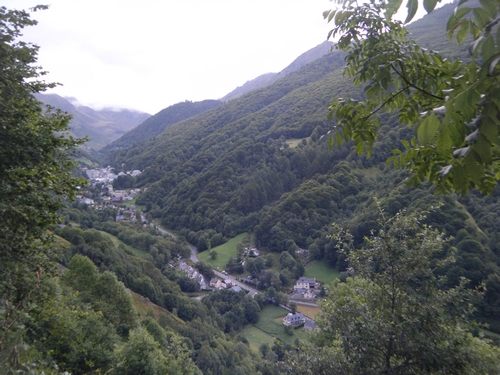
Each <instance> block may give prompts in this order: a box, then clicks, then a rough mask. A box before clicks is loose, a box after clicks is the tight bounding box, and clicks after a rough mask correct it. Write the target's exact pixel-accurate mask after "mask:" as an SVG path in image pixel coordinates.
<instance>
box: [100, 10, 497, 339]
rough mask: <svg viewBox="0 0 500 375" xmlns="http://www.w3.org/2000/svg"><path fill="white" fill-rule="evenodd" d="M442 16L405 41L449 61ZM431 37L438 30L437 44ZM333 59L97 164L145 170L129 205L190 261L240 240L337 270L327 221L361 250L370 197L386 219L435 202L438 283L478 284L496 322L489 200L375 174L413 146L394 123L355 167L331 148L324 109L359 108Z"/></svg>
mask: <svg viewBox="0 0 500 375" xmlns="http://www.w3.org/2000/svg"><path fill="white" fill-rule="evenodd" d="M452 9H453V5H449V6H445V7H443V8H442V9H439V10H436V11H435V12H433V13H432V15H431V17H428V18H427V17H426V18H424V19H422V20H419V21H416V22H415V23H414V24H413V25H412V26H411V30H412V37H414V38H416V39H420V40H422V41H423V42H424V43H429V44H430V43H432V42H433V41H435V42H436V43H437V44H438V45H437V47H438V48H441V49H442V51H444V53H449V55H450V56H451V55H456V54H460V53H462V52H461V50H460V48H457V47H456V46H455V45H453V43H452V42H450V41H446V40H445V39H443V37H442V35H444V32H443V30H444V24H445V20H446V19H447V17H448V15H449V14H450V12H451V11H452ZM438 27H441V28H442V30H441V31H439V37H436V36H435V35H436V34H437V32H436V29H437V28H438ZM429 47H432V46H431V45H429ZM343 57H344V55H343V54H342V53H340V52H336V51H335V52H332V53H330V54H328V55H325V56H323V57H321V58H319V59H318V60H316V61H314V62H312V63H309V64H307V65H305V66H303V67H302V68H300V69H298V70H296V71H295V72H293V73H291V74H288V75H287V76H285V77H284V78H282V79H280V80H278V81H277V82H275V83H273V84H272V85H270V86H268V87H266V88H263V89H259V90H255V91H252V92H250V93H248V94H246V95H244V96H242V97H240V98H238V99H234V100H232V101H230V102H227V103H224V104H223V105H220V106H218V107H217V108H215V109H212V110H210V111H207V112H205V113H203V114H202V115H199V116H196V117H192V118H190V119H187V120H185V121H182V122H179V123H175V124H173V125H170V126H169V127H168V128H167V129H166V130H165V131H164V132H163V133H162V134H160V135H158V136H157V137H156V138H155V139H151V140H149V141H146V142H144V143H141V144H137V145H134V146H133V147H131V148H128V149H123V150H119V151H118V152H117V153H115V154H114V156H113V157H112V158H110V159H108V160H106V163H107V164H111V165H114V166H118V165H120V164H122V163H126V164H127V165H128V166H129V167H130V168H134V169H135V168H137V169H141V170H144V173H143V174H141V175H140V176H139V177H137V179H136V182H135V183H136V185H137V186H138V187H148V190H147V192H146V193H144V194H142V195H141V196H140V197H139V198H138V200H137V202H138V203H139V204H143V205H145V206H146V209H147V212H148V214H149V215H150V217H151V218H156V219H161V222H162V224H163V225H165V226H166V227H168V228H173V229H176V230H179V231H181V233H182V234H184V235H185V237H186V238H187V239H188V241H189V242H191V243H193V244H195V245H196V246H198V249H199V251H202V250H204V249H207V248H209V247H210V246H211V244H212V241H211V239H212V238H213V239H214V241H215V242H219V241H218V239H217V240H216V239H215V238H214V236H217V238H219V236H221V235H222V236H223V238H230V237H233V236H235V235H236V234H238V233H242V232H247V231H248V232H253V233H254V234H255V236H256V241H257V243H258V244H259V245H260V246H261V247H263V248H266V249H268V250H272V251H276V252H282V251H285V250H289V251H291V252H293V249H295V248H297V247H300V248H306V249H309V250H310V252H311V255H312V257H313V258H315V259H324V260H326V261H327V262H329V263H330V264H331V265H333V266H337V267H339V268H340V269H342V268H343V267H345V263H342V262H343V259H342V256H341V255H339V254H338V253H337V251H336V246H335V243H333V242H332V241H330V240H329V239H328V237H327V234H328V231H329V228H330V225H331V223H332V222H338V223H341V224H342V225H343V226H345V227H348V228H350V230H351V231H352V233H353V235H354V237H355V241H356V243H358V244H360V243H361V242H362V240H363V237H364V236H366V235H369V234H370V232H371V231H373V230H376V228H377V224H376V220H375V216H376V214H377V210H376V208H375V205H374V204H373V198H378V199H380V200H381V202H382V206H383V207H384V209H385V210H387V211H388V212H390V213H395V212H397V211H398V210H399V209H403V208H408V209H410V210H413V209H416V208H428V207H430V206H431V205H436V204H438V203H439V202H443V203H444V205H443V206H442V207H441V208H440V209H439V210H437V211H436V212H434V213H432V214H431V215H430V217H429V219H428V220H429V223H432V224H433V225H435V226H436V227H438V228H440V229H442V230H444V231H445V232H446V234H447V235H449V236H453V237H455V239H454V240H453V242H452V245H453V246H456V248H457V249H458V256H457V262H456V263H455V264H453V265H452V266H449V267H448V268H447V269H444V270H441V271H440V272H441V273H443V274H446V275H447V276H448V283H449V285H454V284H456V283H457V282H458V281H459V278H460V277H461V276H465V277H467V278H469V279H471V280H472V283H471V286H478V285H479V284H480V283H481V282H485V283H487V284H488V285H489V286H490V288H489V289H488V292H487V300H488V301H489V302H488V303H486V305H487V306H486V305H485V306H483V310H482V314H483V317H484V319H488V320H491V319H493V320H495V319H496V318H495V317H496V316H499V315H498V313H499V312H500V310H498V306H499V305H498V301H499V299H498V294H497V293H498V287H499V286H500V284H499V283H498V276H499V275H500V273H499V268H498V265H499V261H498V255H499V251H500V249H499V247H498V242H497V239H498V233H497V230H496V228H497V227H499V223H500V221H499V220H500V216H499V211H498V209H499V202H498V197H499V192H498V189H497V193H496V194H495V195H493V196H492V197H486V198H483V197H480V196H479V195H475V194H469V195H468V196H466V197H464V198H461V197H458V196H453V195H452V196H449V197H446V198H443V197H436V196H434V188H433V187H430V186H427V185H426V184H423V185H421V186H419V187H417V188H412V187H408V186H407V184H406V181H405V178H406V175H405V173H404V172H397V171H394V170H393V168H392V167H391V166H387V165H385V163H384V162H385V160H386V159H387V158H388V157H389V156H390V155H391V151H392V150H393V149H395V148H400V147H401V140H404V139H410V138H411V137H412V136H413V135H414V134H413V130H412V129H410V128H408V127H406V126H405V125H401V124H398V122H397V118H396V117H395V116H394V117H386V118H385V119H384V122H383V125H382V129H381V132H380V134H381V136H380V137H379V138H378V139H377V140H376V142H375V145H374V148H373V152H372V155H371V157H370V158H366V157H365V156H361V157H358V156H357V155H356V153H355V152H354V150H353V149H352V147H351V145H350V144H344V145H343V146H342V147H334V148H333V149H332V148H330V147H329V145H328V138H329V137H328V135H326V133H327V132H328V131H329V129H330V128H331V126H332V124H331V123H329V122H328V121H327V113H328V103H329V101H331V100H332V99H333V98H334V97H351V98H356V97H357V98H361V97H362V90H361V89H360V88H354V87H353V86H352V84H351V83H350V82H349V81H348V80H347V79H346V78H345V77H344V76H343V70H342V66H343ZM325 135H326V136H325ZM478 201H480V202H481V203H480V204H478ZM473 202H474V203H473ZM484 217H488V219H487V220H485V219H484ZM479 253H480V254H481V255H478V254H479ZM495 306H496V307H495ZM493 323H494V324H493V325H495V324H497V323H495V322H493ZM496 329H497V330H498V327H497V328H496Z"/></svg>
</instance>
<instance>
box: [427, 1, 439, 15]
mask: <svg viewBox="0 0 500 375" xmlns="http://www.w3.org/2000/svg"><path fill="white" fill-rule="evenodd" d="M436 5H437V0H424V9H425V11H426V12H427V13H430V12H432V11H433V10H434V8H435V7H436Z"/></svg>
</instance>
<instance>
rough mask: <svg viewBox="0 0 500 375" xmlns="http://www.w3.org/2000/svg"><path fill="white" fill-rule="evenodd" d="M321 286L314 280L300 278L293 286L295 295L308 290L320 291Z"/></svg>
mask: <svg viewBox="0 0 500 375" xmlns="http://www.w3.org/2000/svg"><path fill="white" fill-rule="evenodd" d="M320 288H321V284H320V283H319V282H317V281H316V279H315V278H312V279H310V278H307V277H301V278H300V279H298V280H297V282H296V283H295V285H294V286H293V290H294V291H295V293H305V292H307V291H308V290H315V289H320Z"/></svg>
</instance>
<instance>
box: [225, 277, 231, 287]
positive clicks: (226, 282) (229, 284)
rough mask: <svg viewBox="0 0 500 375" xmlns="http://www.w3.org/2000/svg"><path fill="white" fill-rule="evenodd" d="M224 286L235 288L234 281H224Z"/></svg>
mask: <svg viewBox="0 0 500 375" xmlns="http://www.w3.org/2000/svg"><path fill="white" fill-rule="evenodd" d="M224 284H226V286H227V287H228V288H231V287H232V286H233V280H231V279H226V280H224Z"/></svg>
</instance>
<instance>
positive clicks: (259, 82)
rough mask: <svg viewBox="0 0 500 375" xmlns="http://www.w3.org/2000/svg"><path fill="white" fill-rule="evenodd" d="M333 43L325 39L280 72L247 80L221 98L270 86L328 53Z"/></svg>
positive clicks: (225, 98)
mask: <svg viewBox="0 0 500 375" xmlns="http://www.w3.org/2000/svg"><path fill="white" fill-rule="evenodd" d="M332 46H333V43H332V42H329V41H324V42H323V43H321V44H319V45H317V46H316V47H314V48H311V49H310V50H309V51H307V52H304V53H303V54H302V55H300V56H299V57H297V58H296V59H295V60H294V61H293V62H292V63H291V64H290V65H288V66H287V67H286V68H285V69H283V70H282V71H281V72H279V73H266V74H263V75H261V76H259V77H257V78H254V79H252V80H250V81H247V82H246V83H245V84H243V85H242V86H239V87H237V88H236V89H234V90H233V91H231V92H230V93H229V94H227V95H226V96H224V97H223V98H222V99H221V100H222V101H228V100H231V99H236V98H238V97H240V96H241V95H244V94H246V93H247V92H250V91H253V90H257V89H260V88H264V87H266V86H269V85H270V84H272V83H273V82H276V81H277V80H279V79H281V78H283V77H284V76H286V75H287V74H290V73H293V72H294V71H296V70H297V69H299V68H301V67H303V66H304V65H306V64H308V63H310V62H313V61H315V60H317V59H319V58H320V57H321V56H324V55H326V54H327V53H328V52H329V51H330V49H331V48H332Z"/></svg>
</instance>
